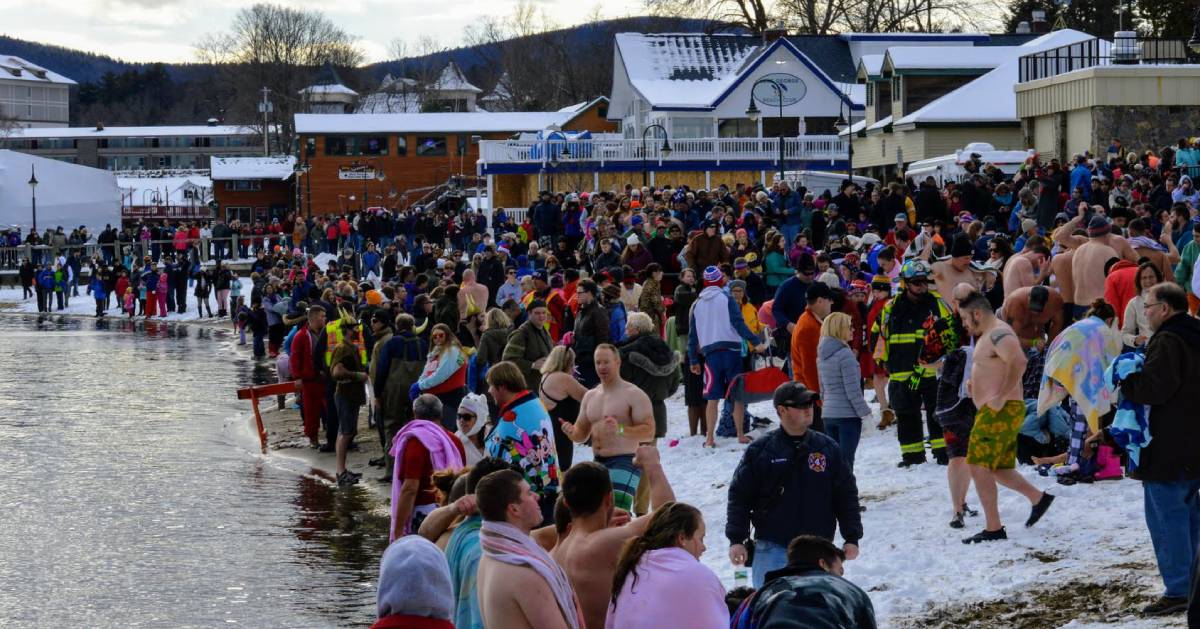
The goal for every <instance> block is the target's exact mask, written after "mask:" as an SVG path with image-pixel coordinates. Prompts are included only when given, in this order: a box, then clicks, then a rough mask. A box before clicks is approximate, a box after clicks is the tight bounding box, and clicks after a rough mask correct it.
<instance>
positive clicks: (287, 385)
mask: <svg viewBox="0 0 1200 629" xmlns="http://www.w3.org/2000/svg"><path fill="white" fill-rule="evenodd" d="M299 388H300V381H299V380H293V381H289V382H279V383H276V384H263V385H259V386H255V387H246V388H244V389H238V392H237V396H238V399H239V400H250V405H251V406H253V407H254V423H255V425H256V426H257V427H258V441H259V444H260V445H261V446H262V453H263V454H266V453H267V429H266V427H265V426H264V425H263V420H262V413H261V412H260V411H259V410H258V400H259V398H264V397H270V396H272V395H284V394H287V393H292V392H294V391H298V390H299Z"/></svg>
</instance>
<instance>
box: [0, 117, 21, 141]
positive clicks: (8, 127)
mask: <svg viewBox="0 0 1200 629" xmlns="http://www.w3.org/2000/svg"><path fill="white" fill-rule="evenodd" d="M18 122H19V121H18V120H17V117H16V116H10V115H8V114H6V113H3V112H0V138H6V137H8V136H9V135H11V134H12V132H13V131H16V130H17V129H19V128H20V124H18Z"/></svg>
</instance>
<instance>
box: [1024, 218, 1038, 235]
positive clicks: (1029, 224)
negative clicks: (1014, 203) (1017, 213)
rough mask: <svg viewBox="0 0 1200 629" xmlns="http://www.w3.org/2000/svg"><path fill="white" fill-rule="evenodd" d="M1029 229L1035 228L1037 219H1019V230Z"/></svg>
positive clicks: (1025, 230)
mask: <svg viewBox="0 0 1200 629" xmlns="http://www.w3.org/2000/svg"><path fill="white" fill-rule="evenodd" d="M1031 229H1037V221H1035V220H1033V219H1032V218H1027V219H1025V220H1023V221H1021V231H1023V232H1027V231H1029V230H1031Z"/></svg>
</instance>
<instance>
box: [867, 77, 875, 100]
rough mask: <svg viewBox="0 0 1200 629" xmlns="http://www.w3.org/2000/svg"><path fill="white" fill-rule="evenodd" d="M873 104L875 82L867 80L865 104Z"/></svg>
mask: <svg viewBox="0 0 1200 629" xmlns="http://www.w3.org/2000/svg"><path fill="white" fill-rule="evenodd" d="M874 104H875V84H874V83H871V82H868V83H867V105H868V106H870V105H874Z"/></svg>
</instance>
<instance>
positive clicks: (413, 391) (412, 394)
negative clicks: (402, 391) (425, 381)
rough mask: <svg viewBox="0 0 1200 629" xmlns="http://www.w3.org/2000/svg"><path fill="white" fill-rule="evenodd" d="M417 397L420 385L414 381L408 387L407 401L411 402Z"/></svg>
mask: <svg viewBox="0 0 1200 629" xmlns="http://www.w3.org/2000/svg"><path fill="white" fill-rule="evenodd" d="M418 397H421V385H419V384H417V383H415V382H414V383H413V385H412V386H411V387H409V388H408V401H410V402H411V401H413V400H415V399H417V398H418Z"/></svg>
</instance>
